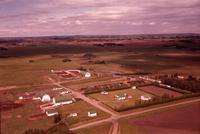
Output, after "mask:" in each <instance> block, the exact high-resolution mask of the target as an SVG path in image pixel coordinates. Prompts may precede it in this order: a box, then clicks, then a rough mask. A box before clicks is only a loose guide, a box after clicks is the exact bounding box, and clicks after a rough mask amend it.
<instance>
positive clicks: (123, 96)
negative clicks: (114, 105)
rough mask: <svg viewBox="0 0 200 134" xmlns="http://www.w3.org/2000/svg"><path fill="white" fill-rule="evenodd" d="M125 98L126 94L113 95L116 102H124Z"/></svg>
mask: <svg viewBox="0 0 200 134" xmlns="http://www.w3.org/2000/svg"><path fill="white" fill-rule="evenodd" d="M126 97H127V94H126V93H124V94H118V95H115V99H117V100H119V101H120V100H125V99H126Z"/></svg>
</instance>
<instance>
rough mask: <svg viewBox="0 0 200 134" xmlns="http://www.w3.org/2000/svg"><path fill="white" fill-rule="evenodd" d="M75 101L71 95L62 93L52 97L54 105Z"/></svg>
mask: <svg viewBox="0 0 200 134" xmlns="http://www.w3.org/2000/svg"><path fill="white" fill-rule="evenodd" d="M74 101H75V98H74V97H73V96H72V95H62V96H56V97H54V98H53V104H54V105H55V106H59V105H65V104H71V103H73V102H74Z"/></svg>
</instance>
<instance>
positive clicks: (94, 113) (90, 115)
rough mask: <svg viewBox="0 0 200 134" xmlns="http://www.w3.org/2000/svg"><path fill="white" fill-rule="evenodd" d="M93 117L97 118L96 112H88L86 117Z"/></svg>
mask: <svg viewBox="0 0 200 134" xmlns="http://www.w3.org/2000/svg"><path fill="white" fill-rule="evenodd" d="M95 116H97V112H95V111H90V112H88V117H95Z"/></svg>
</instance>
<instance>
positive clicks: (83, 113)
mask: <svg viewBox="0 0 200 134" xmlns="http://www.w3.org/2000/svg"><path fill="white" fill-rule="evenodd" d="M58 111H59V112H60V113H62V115H63V117H65V118H66V121H67V123H68V124H69V126H77V125H79V124H82V123H83V124H84V123H85V122H92V121H96V120H100V119H105V118H108V117H109V116H110V115H109V114H107V113H105V112H103V111H101V110H99V109H97V108H96V107H93V106H92V105H90V104H89V103H87V102H85V101H82V100H79V101H77V102H75V103H73V104H69V105H64V106H62V107H60V108H58ZM89 111H95V112H97V116H96V117H88V115H87V114H88V113H87V112H89ZM74 112H75V113H78V116H77V117H67V115H68V114H70V113H74Z"/></svg>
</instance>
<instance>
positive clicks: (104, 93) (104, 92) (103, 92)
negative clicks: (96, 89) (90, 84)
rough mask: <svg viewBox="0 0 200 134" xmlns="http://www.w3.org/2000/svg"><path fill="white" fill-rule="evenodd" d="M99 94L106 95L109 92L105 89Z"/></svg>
mask: <svg viewBox="0 0 200 134" xmlns="http://www.w3.org/2000/svg"><path fill="white" fill-rule="evenodd" d="M101 94H103V95H107V94H109V93H108V92H106V91H101Z"/></svg>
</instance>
